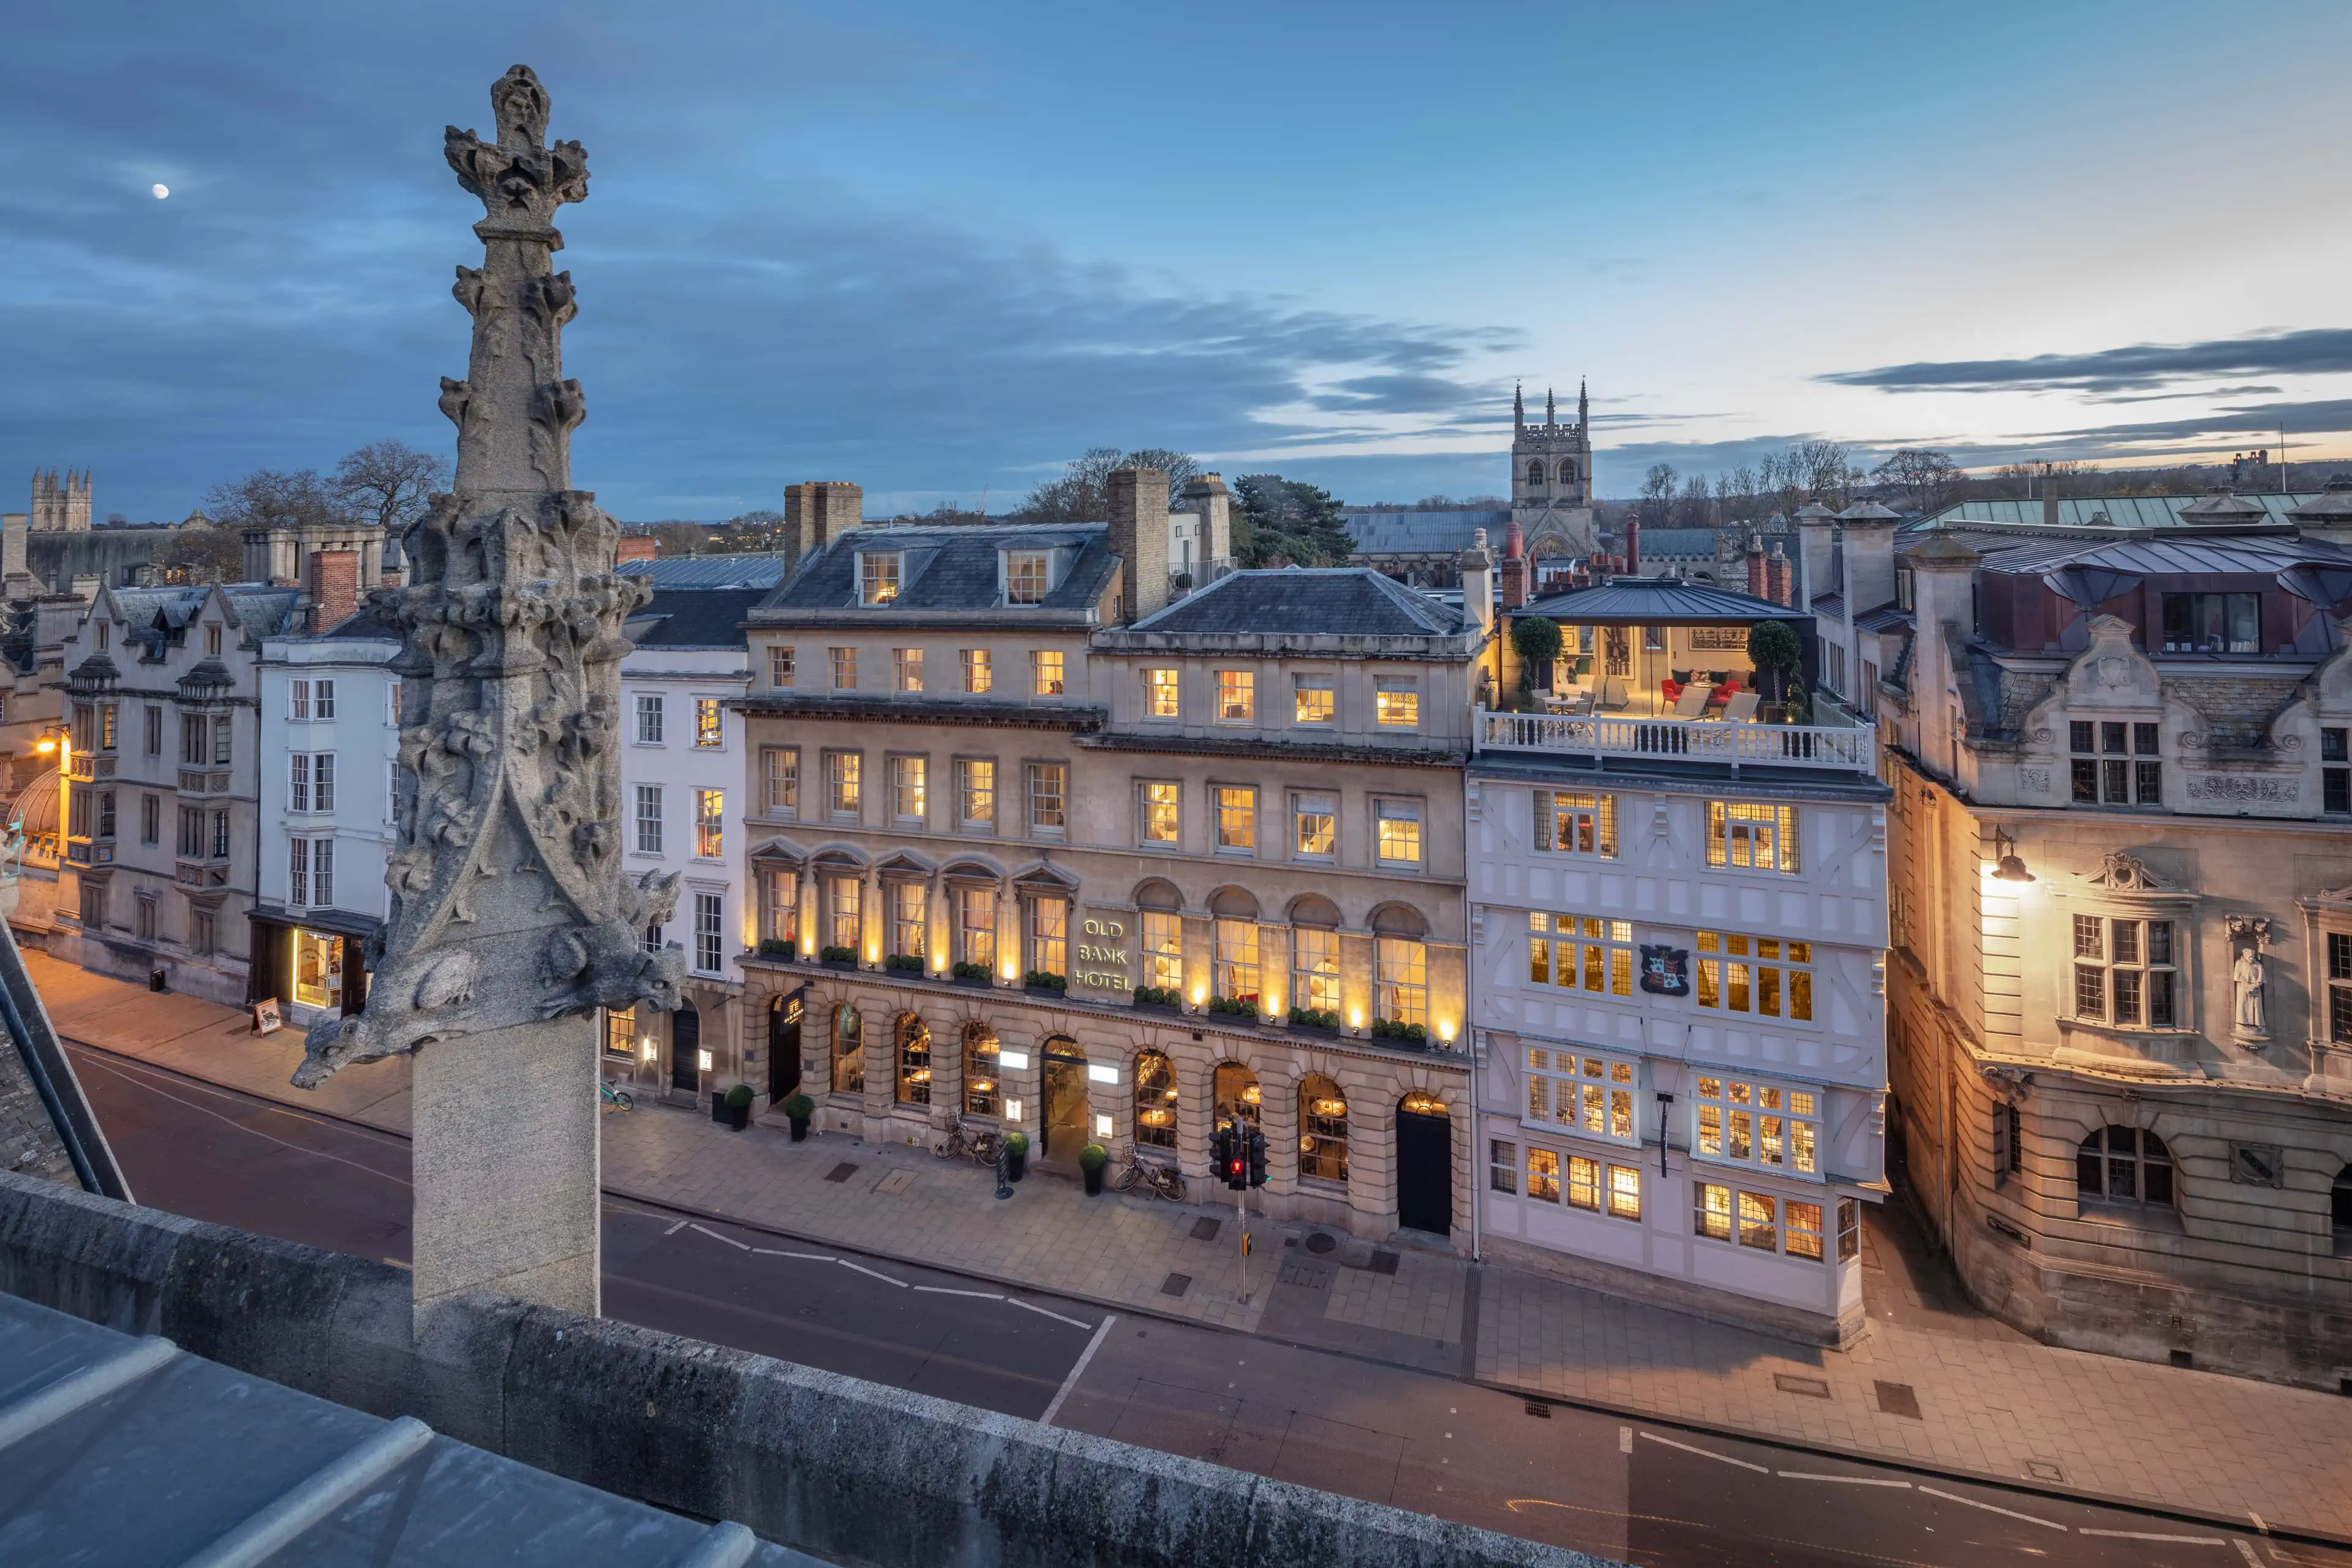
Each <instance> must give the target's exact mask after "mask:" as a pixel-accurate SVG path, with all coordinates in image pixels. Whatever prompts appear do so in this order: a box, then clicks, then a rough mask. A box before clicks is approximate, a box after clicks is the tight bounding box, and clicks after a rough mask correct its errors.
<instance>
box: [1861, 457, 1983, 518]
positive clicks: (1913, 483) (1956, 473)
mask: <svg viewBox="0 0 2352 1568" xmlns="http://www.w3.org/2000/svg"><path fill="white" fill-rule="evenodd" d="M1870 477H1871V478H1872V479H1876V480H1877V481H1878V482H1879V483H1880V484H1882V485H1885V486H1886V487H1888V488H1889V489H1893V490H1894V491H1895V492H1896V493H1897V494H1898V495H1900V496H1901V497H1902V499H1903V500H1904V502H1905V504H1906V505H1908V506H1910V507H1911V508H1912V509H1913V510H1917V511H1934V510H1936V509H1937V508H1938V507H1940V506H1942V505H1943V504H1944V503H1945V501H1947V500H1949V499H1950V498H1951V495H1952V492H1953V491H1954V489H1957V488H1958V484H1959V481H1960V478H1961V474H1960V468H1959V465H1958V464H1957V463H1955V462H1953V461H1952V459H1951V458H1948V457H1947V456H1946V455H1945V454H1943V453H1941V452H1937V451H1931V450H1929V449H1928V448H1927V447H1902V448H1901V449H1899V450H1897V451H1896V452H1895V453H1893V454H1892V455H1891V456H1889V457H1888V458H1887V459H1886V460H1885V462H1883V463H1881V464H1879V465H1878V467H1876V468H1873V469H1871V470H1870Z"/></svg>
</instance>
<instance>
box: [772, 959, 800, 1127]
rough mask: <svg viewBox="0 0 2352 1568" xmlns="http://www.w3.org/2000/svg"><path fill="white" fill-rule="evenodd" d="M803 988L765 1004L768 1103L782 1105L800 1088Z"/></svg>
mask: <svg viewBox="0 0 2352 1568" xmlns="http://www.w3.org/2000/svg"><path fill="white" fill-rule="evenodd" d="M806 994H807V987H805V986H803V988H802V989H801V990H798V991H795V992H793V994H791V995H789V996H779V997H777V998H776V999H775V1000H774V1001H773V1002H772V1003H770V1004H769V1005H768V1103H769V1104H770V1105H782V1103H783V1102H784V1101H785V1100H790V1099H791V1098H792V1097H793V1095H795V1094H798V1093H799V1092H800V1088H801V1005H802V1001H803V997H804V996H805V995H806Z"/></svg>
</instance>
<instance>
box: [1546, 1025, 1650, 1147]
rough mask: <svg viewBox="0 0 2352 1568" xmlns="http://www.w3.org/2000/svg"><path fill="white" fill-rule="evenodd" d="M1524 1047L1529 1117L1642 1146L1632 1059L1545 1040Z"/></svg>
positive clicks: (1594, 1135) (1589, 1134)
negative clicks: (1562, 1046) (1545, 1043)
mask: <svg viewBox="0 0 2352 1568" xmlns="http://www.w3.org/2000/svg"><path fill="white" fill-rule="evenodd" d="M1527 1052H1528V1121H1532V1122H1537V1123H1540V1124H1545V1125H1549V1126H1555V1127H1562V1128H1567V1129H1569V1130H1570V1131H1577V1132H1582V1133H1584V1134H1586V1135H1588V1136H1590V1137H1593V1138H1606V1139H1609V1140H1611V1141H1612V1142H1618V1143H1625V1144H1630V1145H1632V1146H1633V1147H1635V1148H1639V1147H1640V1146H1641V1142H1642V1130H1641V1122H1640V1119H1639V1116H1638V1112H1637V1102H1636V1100H1635V1097H1634V1073H1633V1063H1632V1062H1631V1061H1626V1060H1621V1059H1619V1058H1615V1057H1604V1056H1596V1055H1594V1054H1592V1053H1591V1052H1590V1051H1582V1050H1562V1049H1558V1048H1556V1047H1550V1046H1529V1047H1527Z"/></svg>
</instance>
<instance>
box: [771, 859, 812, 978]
mask: <svg viewBox="0 0 2352 1568" xmlns="http://www.w3.org/2000/svg"><path fill="white" fill-rule="evenodd" d="M760 934H761V937H763V938H765V939H766V940H768V941H770V942H793V943H795V944H797V943H798V942H799V941H800V936H801V876H800V873H799V872H798V871H788V870H781V869H778V870H770V871H765V872H762V873H761V877H760ZM802 956H803V957H806V956H808V955H807V954H803V955H802Z"/></svg>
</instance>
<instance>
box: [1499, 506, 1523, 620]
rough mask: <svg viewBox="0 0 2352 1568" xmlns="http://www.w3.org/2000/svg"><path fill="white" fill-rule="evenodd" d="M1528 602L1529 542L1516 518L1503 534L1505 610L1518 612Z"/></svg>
mask: <svg viewBox="0 0 2352 1568" xmlns="http://www.w3.org/2000/svg"><path fill="white" fill-rule="evenodd" d="M1527 602H1528V547H1527V541H1526V539H1525V538H1523V537H1522V536H1521V534H1520V532H1519V520H1518V519H1517V518H1516V517H1514V518H1513V519H1511V526H1510V527H1509V528H1508V529H1507V531H1505V532H1504V534H1503V608H1505V609H1507V610H1516V609H1517V608H1519V607H1520V606H1521V605H1525V604H1526V603H1527Z"/></svg>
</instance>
